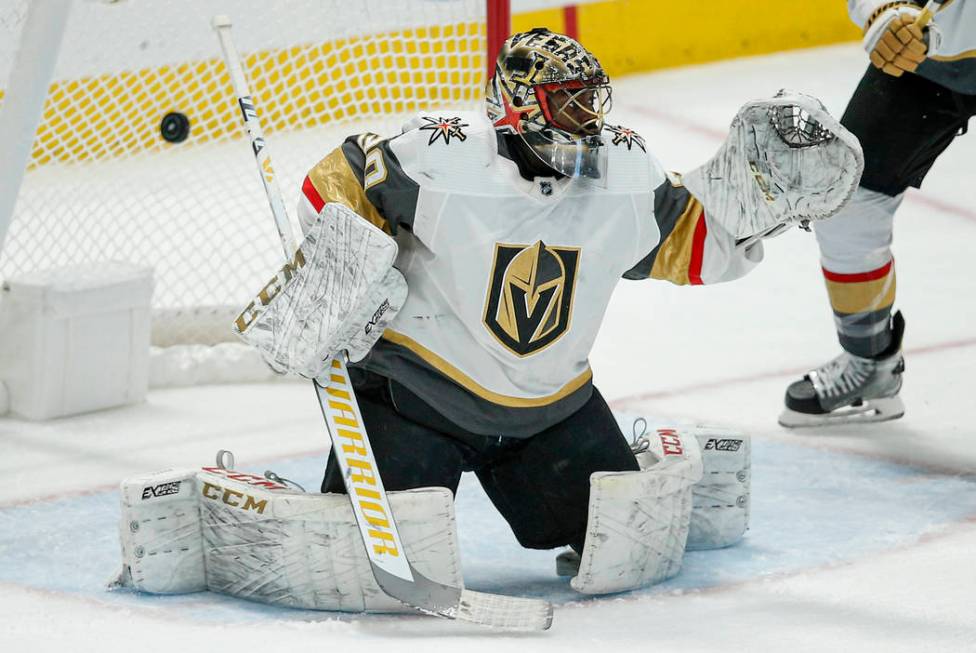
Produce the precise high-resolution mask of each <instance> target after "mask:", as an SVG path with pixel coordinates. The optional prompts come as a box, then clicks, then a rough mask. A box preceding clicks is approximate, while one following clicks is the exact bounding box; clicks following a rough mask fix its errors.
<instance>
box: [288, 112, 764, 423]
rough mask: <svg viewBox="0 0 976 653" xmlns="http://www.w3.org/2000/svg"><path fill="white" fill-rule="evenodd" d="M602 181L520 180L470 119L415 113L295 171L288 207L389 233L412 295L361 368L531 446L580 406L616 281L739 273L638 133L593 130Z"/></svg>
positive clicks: (739, 254) (493, 137) (732, 251)
mask: <svg viewBox="0 0 976 653" xmlns="http://www.w3.org/2000/svg"><path fill="white" fill-rule="evenodd" d="M603 135H604V139H605V142H606V145H605V146H606V147H608V148H609V161H608V175H607V179H606V180H603V182H600V183H595V182H592V181H590V180H587V179H584V178H577V179H570V178H561V179H556V178H535V179H534V180H532V181H528V180H526V179H524V178H522V177H521V176H520V175H519V171H518V169H517V167H516V165H515V163H513V162H512V161H511V160H509V159H508V158H505V157H504V156H500V155H499V153H498V140H497V138H498V137H497V134H496V132H495V130H494V129H493V127H492V126H491V124H490V123H489V122H488V121H487V119H486V118H484V117H482V116H481V115H480V114H474V113H461V114H452V115H446V116H444V115H426V116H420V117H418V118H417V119H415V120H414V121H411V123H408V126H407V127H405V131H404V133H403V134H401V135H399V136H397V137H394V138H391V139H388V140H382V139H380V138H379V137H377V136H375V135H373V134H363V135H360V136H355V137H350V138H349V139H347V140H346V142H345V143H344V144H343V145H342V146H341V147H340V148H337V149H336V150H335V151H333V152H332V153H331V154H330V155H329V156H327V157H326V158H325V159H324V160H323V161H321V162H320V163H319V164H318V165H316V166H315V167H314V168H313V169H312V170H311V171H310V172H309V174H308V177H307V178H306V179H305V183H304V186H303V198H302V200H301V206H300V213H301V215H302V219H303V222H304V224H305V225H306V226H307V225H308V224H310V221H312V220H315V219H318V215H319V211H320V210H321V207H322V206H323V204H324V203H325V202H329V201H338V202H343V203H345V204H347V205H348V206H349V207H350V208H352V209H353V210H355V211H357V212H358V213H359V214H360V215H362V216H363V217H364V218H366V219H368V220H370V221H372V222H374V223H375V224H377V225H378V226H380V227H382V228H384V229H385V230H387V231H388V232H390V233H392V234H394V236H395V237H396V239H397V242H398V244H399V247H400V253H399V256H398V259H397V268H399V270H400V271H401V272H402V273H403V275H404V276H405V278H406V280H407V285H408V287H409V296H408V298H407V301H406V304H405V305H404V307H403V309H402V310H401V311H400V313H399V314H398V315H397V317H396V319H395V320H394V321H393V323H392V325H391V326H390V328H388V329H387V331H386V332H385V333H384V336H383V339H382V340H381V341H380V343H378V345H377V346H376V347H375V348H374V350H373V351H372V352H371V353H370V355H369V356H367V358H366V359H364V360H363V361H362V362H360V363H358V365H361V366H363V367H365V368H366V369H368V370H371V371H373V372H376V373H379V374H381V375H383V376H386V377H388V378H391V379H394V380H396V381H397V382H399V383H401V384H403V385H404V386H406V387H407V388H408V389H410V390H411V391H413V392H414V393H415V394H416V395H418V396H419V397H420V398H421V399H423V400H424V401H425V402H426V403H428V404H429V405H431V406H433V407H434V408H435V409H436V410H437V411H439V412H440V413H442V415H444V416H445V417H447V418H448V419H449V420H451V421H453V422H454V423H456V424H457V425H459V426H461V427H462V428H464V429H466V430H468V431H471V432H474V433H481V434H485V435H498V436H509V437H528V436H530V435H533V434H534V433H537V432H539V431H541V430H543V429H545V428H547V427H548V426H550V425H552V424H555V423H557V422H559V421H561V420H563V419H565V418H566V417H568V416H569V415H570V414H572V413H573V412H575V411H576V410H577V409H578V408H579V407H580V406H582V405H583V403H585V402H586V401H587V400H588V399H589V396H590V394H591V392H592V386H591V376H592V375H591V372H590V367H589V363H588V361H587V356H588V354H589V352H590V349H591V347H592V346H593V342H594V340H595V338H596V335H597V332H598V330H599V327H600V324H601V322H602V320H603V316H604V312H605V310H606V308H607V304H608V302H609V300H610V296H611V294H612V292H613V289H614V287H615V286H616V285H617V282H618V281H619V280H620V279H621V278H622V277H627V278H648V277H653V278H659V279H666V280H669V281H672V282H675V283H680V284H701V283H708V282H716V281H723V280H726V279H732V278H735V277H738V276H741V275H742V274H744V273H745V272H747V271H748V270H749V269H750V268H751V267H752V266H753V265H754V264H755V263H756V262H758V260H759V259H760V258H761V256H762V250H761V245H755V246H753V247H751V248H749V249H748V251H746V250H742V249H741V248H740V249H737V248H736V247H735V242H734V239H733V237H732V236H731V235H729V234H728V233H726V232H724V231H723V230H722V229H721V228H720V227H718V226H717V225H714V224H712V223H711V222H710V221H709V219H708V217H707V216H706V215H705V214H704V212H703V211H702V208H701V205H700V204H699V203H698V202H697V201H696V200H695V199H694V198H692V197H691V196H690V195H689V194H688V192H687V191H686V190H685V189H684V188H682V187H680V186H676V185H674V184H672V182H671V181H670V180H669V178H668V176H667V175H666V174H665V172H664V170H663V169H662V167H661V165H660V164H659V163H658V161H657V160H656V159H655V158H654V156H653V155H651V154H650V153H649V152H647V151H646V144H645V143H644V141H643V140H642V139H641V137H640V136H639V135H637V134H636V133H634V132H633V131H631V130H628V129H625V128H622V127H607V128H606V129H605V131H604V134H603Z"/></svg>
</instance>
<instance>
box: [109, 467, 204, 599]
mask: <svg viewBox="0 0 976 653" xmlns="http://www.w3.org/2000/svg"><path fill="white" fill-rule="evenodd" d="M196 474H197V470H195V469H168V470H164V471H162V472H157V473H155V474H148V475H143V476H138V477H136V478H131V479H128V480H126V481H123V482H122V486H121V488H120V492H121V495H122V518H121V523H120V524H119V534H120V539H121V541H122V571H121V573H120V574H119V577H118V578H117V579H116V580H115V581H114V583H113V585H114V586H116V587H132V588H135V589H138V590H141V591H143V592H150V593H152V594H184V593H187V592H201V591H203V590H205V589H207V579H206V573H205V571H204V566H203V538H202V535H201V529H200V510H199V508H198V501H197V493H196Z"/></svg>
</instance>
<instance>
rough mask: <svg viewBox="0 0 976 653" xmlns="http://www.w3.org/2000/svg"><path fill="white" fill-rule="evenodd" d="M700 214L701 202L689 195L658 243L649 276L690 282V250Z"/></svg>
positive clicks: (676, 282) (678, 281)
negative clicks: (665, 235)
mask: <svg viewBox="0 0 976 653" xmlns="http://www.w3.org/2000/svg"><path fill="white" fill-rule="evenodd" d="M701 214H702V205H701V202H699V201H698V200H696V199H695V198H694V197H692V196H691V195H689V196H688V204H687V206H685V210H684V212H683V213H682V214H681V216H680V217H679V218H678V219H677V220H676V221H675V223H674V229H672V230H671V233H670V234H668V237H667V238H666V239H665V240H664V242H663V243H661V244H660V246H659V249H658V251H657V256H656V257H655V259H654V267H652V268H651V273H650V275H649V276H650V277H651V278H652V279H661V280H663V281H670V282H671V283H675V284H678V285H687V284H689V283H691V280H690V279H689V278H688V269H689V267H690V266H691V252H692V248H693V246H694V242H695V227H696V226H697V225H698V218H699V216H701Z"/></svg>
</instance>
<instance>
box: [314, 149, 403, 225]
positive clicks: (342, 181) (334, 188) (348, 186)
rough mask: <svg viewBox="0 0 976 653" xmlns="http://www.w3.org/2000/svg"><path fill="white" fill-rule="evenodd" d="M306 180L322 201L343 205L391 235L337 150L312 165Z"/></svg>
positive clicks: (344, 157)
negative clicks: (310, 183)
mask: <svg viewBox="0 0 976 653" xmlns="http://www.w3.org/2000/svg"><path fill="white" fill-rule="evenodd" d="M308 178H309V180H310V181H311V182H312V185H313V186H314V187H315V190H316V191H318V193H319V195H320V196H321V197H322V199H323V200H325V201H326V202H339V203H340V204H345V205H346V206H348V207H349V208H350V209H352V210H353V211H355V212H356V213H358V214H359V215H360V216H362V217H363V218H365V219H366V220H367V221H369V222H371V223H372V224H374V225H375V226H377V227H379V228H380V229H382V230H383V231H384V232H386V233H391V232H390V225H389V224H388V223H387V221H386V219H385V218H384V217H383V216H382V215H380V213H379V211H377V210H376V207H375V206H373V204H372V203H371V202H370V201H369V198H367V197H366V191H365V190H363V187H362V186H361V185H360V183H359V180H358V179H357V178H356V175H355V173H354V172H353V171H352V167H351V166H350V165H349V161H348V160H347V159H346V156H345V155H344V154H343V153H342V149H341V148H336V149H334V150H332V152H331V153H330V154H329V156H327V157H325V158H324V159H322V160H321V161H319V162H318V163H317V164H315V167H314V168H312V169H311V170H310V171H309V173H308Z"/></svg>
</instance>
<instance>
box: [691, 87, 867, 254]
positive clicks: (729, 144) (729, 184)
mask: <svg viewBox="0 0 976 653" xmlns="http://www.w3.org/2000/svg"><path fill="white" fill-rule="evenodd" d="M863 170H864V154H863V153H862V151H861V145H860V143H859V142H858V140H857V138H856V137H855V136H854V135H853V134H851V133H850V132H849V131H847V129H845V128H844V127H843V126H841V124H840V123H839V122H837V120H835V119H834V118H833V117H832V116H831V115H830V114H829V113H827V110H826V109H825V108H824V106H823V105H822V104H821V103H820V101H819V100H817V99H816V98H813V97H810V96H808V95H802V94H796V93H790V92H788V91H780V92H779V93H778V94H777V95H776V96H775V97H773V98H771V99H768V100H755V101H753V102H749V103H747V104H746V105H745V106H743V107H742V109H740V110H739V113H738V114H737V115H736V116H735V118H734V119H733V120H732V125H731V127H730V130H729V135H728V138H727V139H726V141H725V143H724V144H723V145H722V147H721V148H720V149H719V151H718V152H717V153H716V154H715V156H713V157H712V158H711V159H710V160H709V161H708V162H707V163H705V165H703V166H701V167H699V168H696V169H694V170H692V171H691V172H689V173H688V174H686V175H684V177H683V183H684V185H685V187H686V188H687V189H688V190H689V192H691V194H692V195H694V196H695V197H696V198H697V199H698V200H699V201H700V202H701V203H702V206H703V207H704V208H705V213H706V214H708V215H709V216H710V217H711V219H712V220H714V221H716V222H718V223H719V224H721V225H722V226H723V227H724V228H725V229H726V231H728V232H729V233H731V234H733V235H735V236H736V237H737V238H739V239H744V240H749V241H753V240H755V239H757V238H758V237H764V236H769V235H773V234H774V233H779V232H780V231H782V230H783V229H784V226H788V225H790V224H804V225H805V224H806V223H807V222H809V221H811V220H824V219H826V218H829V217H830V216H832V215H834V213H836V212H837V211H838V210H839V209H840V208H841V207H842V206H843V205H844V204H845V203H846V202H847V200H848V199H849V198H850V196H851V195H852V194H853V193H854V190H855V189H856V188H857V185H858V183H859V182H860V179H861V173H862V172H863Z"/></svg>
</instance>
